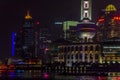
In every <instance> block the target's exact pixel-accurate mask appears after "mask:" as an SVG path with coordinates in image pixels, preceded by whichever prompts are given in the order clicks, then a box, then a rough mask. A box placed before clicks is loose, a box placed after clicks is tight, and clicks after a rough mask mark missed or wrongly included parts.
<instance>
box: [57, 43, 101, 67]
mask: <svg viewBox="0 0 120 80" xmlns="http://www.w3.org/2000/svg"><path fill="white" fill-rule="evenodd" d="M58 48H59V51H58V62H65V63H66V65H67V66H72V64H73V63H81V62H83V63H96V62H97V63H99V62H100V60H99V59H100V58H99V57H101V54H100V53H101V52H100V51H101V48H100V45H99V44H92V43H91V44H73V45H60V46H58Z"/></svg>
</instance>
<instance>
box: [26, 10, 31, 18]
mask: <svg viewBox="0 0 120 80" xmlns="http://www.w3.org/2000/svg"><path fill="white" fill-rule="evenodd" d="M25 19H32V17H31V16H30V12H29V11H27V15H26V16H25Z"/></svg>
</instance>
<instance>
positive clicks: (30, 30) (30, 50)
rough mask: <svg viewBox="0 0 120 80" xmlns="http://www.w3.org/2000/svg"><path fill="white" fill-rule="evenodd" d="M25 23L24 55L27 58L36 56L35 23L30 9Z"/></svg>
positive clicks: (23, 37) (23, 28)
mask: <svg viewBox="0 0 120 80" xmlns="http://www.w3.org/2000/svg"><path fill="white" fill-rule="evenodd" d="M24 20H25V21H24V24H23V26H22V45H23V46H22V48H23V53H24V54H23V55H24V57H25V58H32V57H35V33H34V23H33V19H32V17H31V16H30V13H29V11H27V15H26V16H25V19H24Z"/></svg>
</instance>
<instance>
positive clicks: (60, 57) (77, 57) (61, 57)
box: [59, 54, 99, 59]
mask: <svg viewBox="0 0 120 80" xmlns="http://www.w3.org/2000/svg"><path fill="white" fill-rule="evenodd" d="M84 56H85V59H87V58H88V57H89V58H90V59H93V57H94V56H95V59H98V58H99V56H98V54H95V55H94V56H93V55H92V54H90V55H89V56H88V55H87V54H85V55H84ZM84 56H83V55H82V54H76V55H67V56H66V58H67V59H82V57H84ZM63 58H64V57H63V56H62V55H60V56H59V59H63Z"/></svg>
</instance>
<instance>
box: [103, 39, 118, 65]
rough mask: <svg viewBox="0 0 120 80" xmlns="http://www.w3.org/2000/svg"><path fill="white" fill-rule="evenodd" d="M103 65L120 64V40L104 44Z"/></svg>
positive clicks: (107, 41) (108, 41) (111, 40)
mask: <svg viewBox="0 0 120 80" xmlns="http://www.w3.org/2000/svg"><path fill="white" fill-rule="evenodd" d="M102 63H120V38H112V39H109V40H106V41H104V42H103V57H102Z"/></svg>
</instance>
